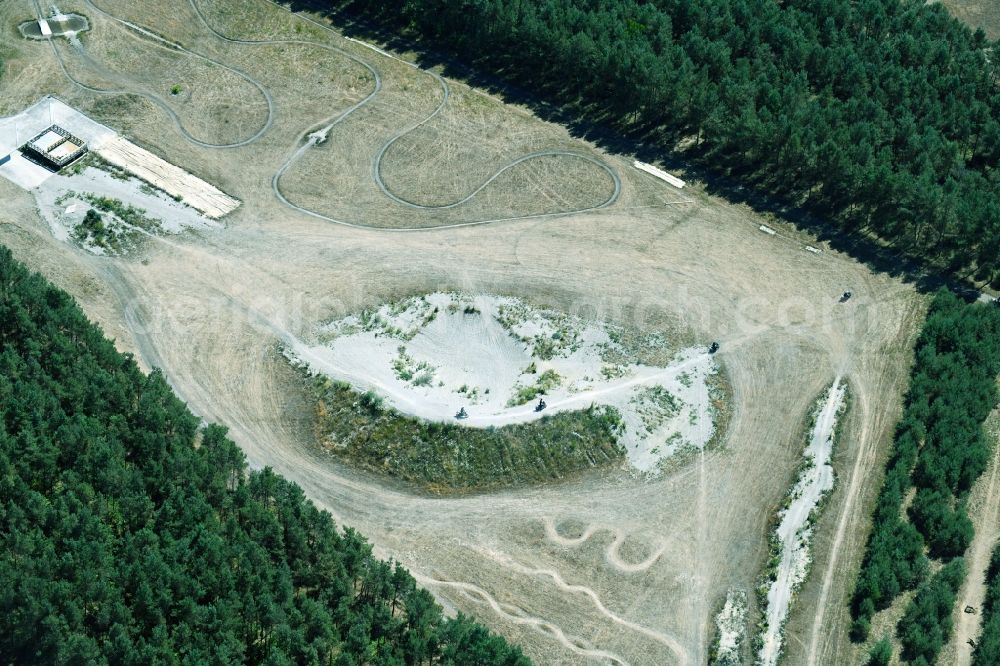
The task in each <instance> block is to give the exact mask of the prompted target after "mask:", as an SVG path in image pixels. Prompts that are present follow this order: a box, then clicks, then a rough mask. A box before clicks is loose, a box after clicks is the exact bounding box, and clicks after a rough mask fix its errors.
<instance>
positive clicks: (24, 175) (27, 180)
mask: <svg viewBox="0 0 1000 666" xmlns="http://www.w3.org/2000/svg"><path fill="white" fill-rule="evenodd" d="M9 158H10V159H8V160H7V161H6V162H3V163H2V164H0V176H3V177H4V178H6V179H7V180H9V181H10V182H12V183H14V184H15V185H17V186H18V187H21V188H22V189H25V190H33V189H35V188H36V187H38V186H39V185H41V184H42V183H44V182H45V181H46V180H48V179H49V178H51V177H52V176H53V175H55V174H53V173H52V172H51V171H49V170H48V169H46V168H45V167H42V166H39V165H37V164H35V163H34V162H32V161H30V160H27V159H25V157H24V155H22V154H21V151H19V150H16V151H14V152H13V153H11V154H10V156H9Z"/></svg>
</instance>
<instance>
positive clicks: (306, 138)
mask: <svg viewBox="0 0 1000 666" xmlns="http://www.w3.org/2000/svg"><path fill="white" fill-rule="evenodd" d="M84 1H85V2H86V4H87V5H88V6H89V7H91V8H92V9H93V10H94V11H95V12H97V13H98V14H100V15H102V16H104V17H105V18H107V19H109V20H110V21H113V22H115V23H117V24H119V25H121V26H124V27H125V28H127V29H128V30H130V31H133V32H137V33H139V34H141V35H143V36H145V37H146V38H148V39H149V40H150V41H151V42H152V43H153V44H155V45H156V46H158V47H160V48H163V49H166V50H168V51H173V52H180V53H184V54H186V55H189V56H191V57H194V58H197V59H199V60H202V61H204V62H207V63H210V64H212V65H215V66H218V67H221V68H224V69H226V70H227V71H230V72H232V73H234V74H236V75H237V76H239V77H240V78H241V79H243V80H245V81H246V82H248V83H250V84H251V85H253V86H254V87H255V88H256V89H257V90H258V91H259V92H260V93H261V94H262V96H263V97H264V99H265V101H266V102H267V118H266V120H265V122H264V124H263V125H262V126H261V127H260V129H259V130H258V131H257V132H256V133H255V134H254V135H253V136H251V137H249V138H247V139H244V140H241V141H237V142H233V143H225V144H214V143H210V142H206V141H202V140H200V139H198V138H196V137H194V136H193V135H192V134H191V133H190V132H189V131H188V130H187V129H186V128H185V127H184V125H183V123H182V122H181V119H180V117H179V116H178V115H177V113H176V112H175V111H174V110H173V109H172V108H171V107H170V105H169V104H168V103H167V102H166V101H165V100H163V99H162V98H161V97H159V96H157V95H154V94H151V93H147V92H141V91H133V90H127V89H102V88H97V87H94V86H90V85H88V84H86V83H83V82H82V81H80V80H78V79H77V78H75V77H74V76H73V75H72V74H71V73H70V72H69V69H68V67H67V66H66V63H65V62H64V60H63V58H62V55H61V54H60V53H59V51H58V48H57V47H56V46H55V43H54V42H50V45H51V47H52V51H53V53H54V55H55V57H56V59H57V60H58V62H59V66H60V68H61V70H62V72H63V74H64V75H65V76H66V78H67V79H69V80H70V81H71V82H72V83H73V84H74V85H76V86H78V87H80V88H82V89H84V90H87V91H89V92H92V93H95V94H101V95H127V94H135V95H139V96H141V97H144V98H146V99H148V100H150V101H151V102H153V103H154V104H156V106H157V107H159V108H161V109H162V110H163V111H164V112H165V113H167V115H168V116H169V117H170V118H171V120H172V121H173V123H174V125H175V126H176V127H177V128H178V130H179V131H180V132H181V135H182V136H183V137H184V139H185V140H186V141H189V142H190V143H192V144H194V145H197V146H199V147H202V148H210V149H225V148H238V147H242V146H247V145H250V144H253V143H255V142H257V141H258V140H259V139H261V138H262V137H263V136H264V134H266V133H267V131H268V130H269V129H270V128H271V126H272V124H273V120H274V110H275V105H274V100H273V97H272V96H271V94H270V92H269V91H268V90H267V88H266V87H265V86H264V85H263V84H262V83H260V82H259V81H258V80H256V79H254V78H253V77H252V76H250V75H249V74H246V73H245V72H242V71H240V70H238V69H236V68H233V67H230V66H228V65H225V64H224V63H222V62H219V61H217V60H215V59H213V58H210V57H208V56H206V55H203V54H201V53H197V52H195V51H192V50H190V49H187V48H185V47H184V46H182V45H180V44H177V43H175V42H171V41H169V40H167V39H164V38H163V37H160V36H159V35H157V34H155V33H154V32H153V31H151V30H148V29H147V28H144V27H143V26H140V25H137V24H135V23H133V22H131V21H126V20H124V19H121V18H118V17H116V16H114V15H113V14H111V13H109V12H107V11H105V10H103V9H101V8H100V7H98V6H97V5H95V4H94V2H93V1H92V0H84ZM189 4H190V6H191V8H192V10H193V11H194V12H195V14H196V15H197V16H198V19H199V21H200V22H201V23H202V25H203V26H204V27H205V29H206V30H208V32H209V33H211V34H212V35H213V36H214V37H215V38H217V39H219V40H221V41H224V42H227V43H230V44H239V45H250V46H253V45H292V44H294V45H305V46H311V47H317V48H320V49H325V50H327V51H330V52H332V53H336V54H337V55H339V56H342V57H345V58H347V59H349V60H351V61H352V62H354V63H355V64H358V65H360V66H361V67H363V68H365V69H366V70H367V71H368V72H369V74H370V75H371V76H372V78H373V80H374V87H373V89H372V91H371V92H370V93H369V94H368V95H367V96H365V97H364V98H362V99H361V100H359V101H358V102H356V103H355V104H353V105H351V106H349V107H348V108H346V109H344V110H341V111H338V112H337V113H335V114H333V115H331V116H329V117H327V118H326V119H324V120H321V121H319V122H316V123H313V124H312V125H310V126H309V127H307V128H305V129H304V130H303V131H302V132H301V133H300V134H299V138H298V141H299V142H301V143H302V145H300V146H299V147H298V148H297V149H295V150H294V151H292V153H291V154H290V155H289V157H288V159H287V160H286V161H285V162H284V163H283V164H282V165H281V166H280V167H279V168H278V169H277V171H276V172H275V173H274V175H273V177H272V179H271V188H272V191H273V193H274V195H275V197H276V198H277V199H278V201H280V202H281V203H282V204H283V205H284V206H286V207H287V208H289V209H291V210H294V211H296V212H299V213H302V214H305V215H309V216H310V217H314V218H318V219H321V220H324V221H326V222H331V223H334V224H339V225H342V226H347V227H353V228H360V229H378V230H379V231H392V232H415V231H427V230H432V229H440V228H451V227H455V228H459V227H469V226H476V225H482V224H490V223H494V222H504V221H515V220H526V219H540V218H551V217H562V216H569V215H577V214H581V213H588V212H594V211H598V210H602V209H604V208H607V207H609V206H611V205H613V204H614V203H615V202H617V201H618V199H619V197H620V195H621V190H622V181H621V177H620V176H619V174H618V172H617V171H616V170H615V169H613V168H612V167H611V166H610V165H609V164H608V163H607V162H606V161H604V160H601V159H598V158H595V157H593V156H590V155H587V154H584V153H579V152H575V151H570V150H555V149H553V150H541V151H536V152H532V153H529V154H527V155H522V156H521V157H519V158H517V159H515V160H512V161H511V162H509V163H507V164H504V165H502V166H500V167H499V168H498V169H496V171H494V173H493V174H492V175H490V176H489V177H487V178H486V179H485V180H484V181H483V182H482V183H480V184H479V185H478V186H476V187H475V188H473V190H472V191H471V192H470V193H468V194H467V195H465V196H464V197H461V198H459V199H457V200H456V201H453V202H451V203H446V204H437V205H425V204H421V203H419V202H416V201H412V200H409V199H406V198H404V197H401V196H399V195H397V194H396V193H394V192H393V191H392V190H391V189H390V188H389V186H388V185H387V184H386V183H385V181H384V179H383V177H382V163H383V161H384V158H385V155H386V153H387V152H388V151H389V150H390V149H391V148H392V146H393V145H394V144H395V143H396V142H397V141H399V140H400V139H402V138H403V137H405V136H407V135H409V134H410V133H412V132H414V131H415V130H417V129H419V128H420V127H422V126H424V125H426V124H427V123H429V122H431V121H432V120H434V119H435V118H437V117H438V116H439V115H440V114H441V112H442V111H443V110H444V109H445V107H446V106H447V104H448V101H449V99H450V96H451V89H450V87H449V85H448V82H447V81H446V80H445V79H444V78H443V77H442V76H440V75H438V74H437V73H435V72H432V71H429V70H425V69H422V68H420V67H419V66H418V65H415V64H413V63H410V62H407V61H405V60H402V59H399V58H396V57H394V56H392V55H390V54H387V53H385V52H384V51H382V50H381V49H378V48H377V47H374V46H372V45H369V44H365V43H364V42H360V41H358V40H351V41H352V42H354V43H357V44H359V45H361V46H364V47H367V48H370V49H371V50H373V51H374V52H376V53H378V54H380V55H381V56H382V57H388V58H392V59H393V60H396V61H397V62H400V63H404V64H406V65H408V66H410V67H412V68H413V69H415V70H417V71H419V72H421V73H423V74H425V75H427V76H430V77H431V78H433V79H434V81H435V82H436V83H437V84H438V86H440V88H441V92H442V95H441V101H440V102H439V103H438V105H437V107H436V108H435V109H434V110H433V111H432V112H431V113H430V114H429V115H427V116H426V117H424V118H422V119H421V120H419V121H417V122H416V123H413V124H410V125H408V126H406V127H404V128H403V129H402V130H400V131H398V132H396V133H395V134H393V135H392V136H391V137H390V138H389V139H388V140H387V141H385V143H383V144H382V146H381V147H380V148H379V149H378V151H377V152H376V153H375V155H374V156H373V158H372V160H371V176H372V180H373V182H374V183H375V185H376V186H377V187H378V188H379V190H380V191H381V192H382V194H383V195H384V196H386V197H387V198H389V199H390V200H392V201H393V202H395V203H397V204H399V205H402V206H405V207H408V208H411V209H416V210H427V211H434V210H447V209H453V208H457V207H459V206H461V205H463V204H465V203H468V202H469V201H471V200H472V199H474V198H475V197H476V196H477V195H478V194H479V193H480V192H482V191H483V190H484V189H486V188H487V187H489V185H490V184H492V183H493V182H494V181H495V180H496V179H497V178H499V177H500V176H502V175H503V174H504V173H506V172H508V171H509V170H511V169H513V168H515V167H517V166H519V165H521V164H523V163H526V162H529V161H532V160H536V159H539V158H545V157H561V158H567V159H575V160H580V161H583V162H586V163H590V164H593V165H595V166H597V167H598V168H600V169H602V170H604V172H605V173H607V175H608V177H609V178H610V179H611V183H612V186H613V187H612V191H611V194H610V195H609V196H608V197H607V198H606V199H605V200H603V201H601V202H599V203H597V204H596V205H593V206H584V207H579V208H573V209H568V210H562V211H555V212H550V213H535V214H526V215H515V216H507V217H498V218H488V219H482V220H471V221H465V222H457V223H449V222H444V223H440V224H431V225H426V226H418V227H396V228H385V229H379V228H378V227H372V226H369V225H366V224H361V223H357V222H351V221H347V220H342V219H337V218H334V217H330V216H328V215H324V214H323V213H320V212H318V211H314V210H311V209H309V208H305V207H303V206H300V205H298V204H296V203H294V202H292V201H290V200H289V199H288V198H287V197H286V196H285V195H284V193H283V192H282V191H281V179H282V177H283V176H284V175H285V173H286V172H287V171H288V170H289V169H290V168H291V167H292V166H294V165H295V163H296V162H298V161H299V160H300V159H301V158H302V157H303V156H304V155H305V154H306V153H307V152H308V151H309V149H311V148H313V147H315V146H317V145H319V144H320V143H323V141H325V140H326V137H327V135H328V134H329V132H330V130H331V129H332V128H334V127H335V126H337V125H339V124H340V123H342V122H344V121H345V120H347V119H348V118H349V117H350V116H351V115H353V114H354V113H355V112H356V111H358V110H360V109H362V108H364V107H365V106H367V105H368V104H370V103H371V102H372V101H374V100H375V98H376V97H377V96H378V94H379V93H380V92H381V91H382V77H381V75H380V73H379V71H378V70H377V69H376V68H375V67H374V66H373V65H372V64H371V63H369V62H367V61H366V60H364V59H363V58H361V57H359V56H357V55H355V54H353V53H350V52H348V51H345V50H343V49H340V48H337V47H335V46H331V45H328V44H323V43H320V42H315V41H309V40H299V39H262V40H248V39H238V38H234V37H230V36H228V35H225V34H224V33H222V32H221V31H219V30H218V29H216V28H215V27H214V26H213V25H212V24H211V23H210V22H209V21H208V19H207V17H206V16H205V15H204V13H203V12H202V10H201V7H200V6H199V5H198V3H197V2H196V0H189ZM293 14H294V13H293ZM295 15H297V14H295ZM297 16H300V15H297ZM300 18H303V19H304V20H307V21H310V22H311V23H313V24H314V25H317V26H319V27H321V28H323V29H324V30H327V31H330V32H333V33H334V34H339V33H336V31H334V30H333V29H332V28H330V26H326V25H323V24H321V23H318V22H315V21H311V20H310V19H308V18H307V17H302V16H300ZM81 53H82V48H81ZM682 203H686V202H682Z"/></svg>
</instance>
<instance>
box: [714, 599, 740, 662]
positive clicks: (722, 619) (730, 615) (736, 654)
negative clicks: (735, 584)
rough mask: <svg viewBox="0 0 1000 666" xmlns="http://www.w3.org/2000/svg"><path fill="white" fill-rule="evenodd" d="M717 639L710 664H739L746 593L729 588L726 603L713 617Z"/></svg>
mask: <svg viewBox="0 0 1000 666" xmlns="http://www.w3.org/2000/svg"><path fill="white" fill-rule="evenodd" d="M715 626H716V629H717V631H718V641H717V643H716V646H715V658H714V659H713V660H712V662H711V663H712V666H740V664H742V663H743V660H742V658H741V657H740V653H741V652H742V651H743V642H744V641H745V640H746V636H747V593H746V592H745V591H743V590H729V593H728V594H726V603H725V605H724V606H723V607H722V610H721V611H719V614H718V615H717V616H716V618H715Z"/></svg>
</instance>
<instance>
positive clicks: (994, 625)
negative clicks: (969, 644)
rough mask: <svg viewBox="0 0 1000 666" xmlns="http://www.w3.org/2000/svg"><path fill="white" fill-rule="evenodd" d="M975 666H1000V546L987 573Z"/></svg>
mask: <svg viewBox="0 0 1000 666" xmlns="http://www.w3.org/2000/svg"><path fill="white" fill-rule="evenodd" d="M972 658H973V661H972V663H973V664H974V665H975V666H993V665H994V664H1000V545H998V546H997V547H996V549H994V551H993V557H991V558H990V568H989V569H988V570H987V571H986V600H985V601H984V602H983V633H982V634H980V635H979V643H978V644H977V645H976V651H975V652H974V653H973V655H972Z"/></svg>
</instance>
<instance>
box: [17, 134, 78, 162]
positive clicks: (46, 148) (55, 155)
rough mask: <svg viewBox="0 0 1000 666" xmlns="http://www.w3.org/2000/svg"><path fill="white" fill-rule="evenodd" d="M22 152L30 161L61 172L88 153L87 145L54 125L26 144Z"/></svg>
mask: <svg viewBox="0 0 1000 666" xmlns="http://www.w3.org/2000/svg"><path fill="white" fill-rule="evenodd" d="M21 150H22V152H23V153H24V155H25V156H26V157H28V158H29V159H31V160H33V161H35V162H40V163H41V164H42V166H45V167H47V168H49V169H52V170H53V171H59V170H60V169H62V168H63V167H65V166H66V165H68V164H70V163H71V162H74V161H76V160H77V159H79V158H80V157H82V156H83V155H84V153H86V152H87V143H86V142H85V141H84V140H83V139H79V138H77V137H75V136H73V135H72V134H70V133H69V132H67V131H66V130H64V129H63V128H61V127H59V126H58V125H52V126H50V127H49V128H47V129H45V130H42V132H41V133H40V134H38V135H37V136H35V137H34V138H33V139H32V140H31V141H29V142H28V143H26V144H24V147H23V148H22V149H21Z"/></svg>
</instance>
